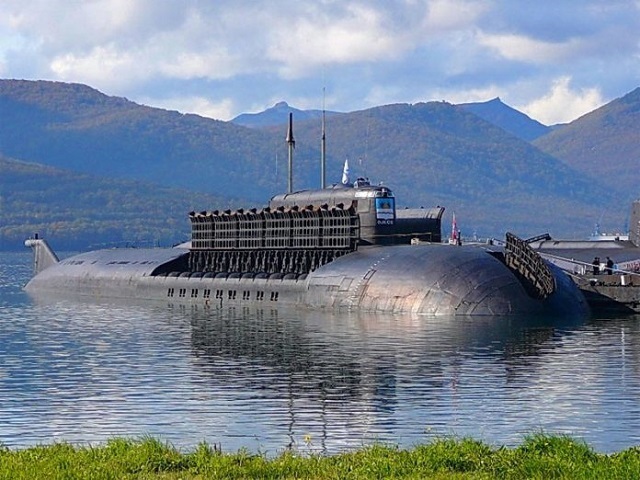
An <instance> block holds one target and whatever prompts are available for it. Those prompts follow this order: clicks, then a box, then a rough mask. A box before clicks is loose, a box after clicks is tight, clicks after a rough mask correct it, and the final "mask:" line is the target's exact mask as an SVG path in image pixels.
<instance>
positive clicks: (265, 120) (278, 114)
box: [231, 102, 338, 128]
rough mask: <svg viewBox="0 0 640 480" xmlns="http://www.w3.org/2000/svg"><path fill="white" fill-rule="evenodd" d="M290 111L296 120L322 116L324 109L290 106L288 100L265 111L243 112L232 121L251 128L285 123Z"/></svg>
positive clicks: (329, 114) (331, 113) (328, 114)
mask: <svg viewBox="0 0 640 480" xmlns="http://www.w3.org/2000/svg"><path fill="white" fill-rule="evenodd" d="M289 113H293V116H294V117H295V119H296V122H299V121H304V120H312V119H314V118H321V117H322V110H299V109H297V108H294V107H292V106H290V105H289V104H288V103H287V102H278V103H276V104H275V105H274V106H273V107H271V108H267V109H266V110H265V111H263V112H258V113H242V114H240V115H238V116H237V117H235V118H234V119H233V120H231V122H232V123H235V124H236V125H242V126H243V127H249V128H263V127H273V126H276V125H285V124H286V123H287V121H288V119H289ZM325 114H326V115H327V116H331V115H336V114H338V112H330V111H327V112H325Z"/></svg>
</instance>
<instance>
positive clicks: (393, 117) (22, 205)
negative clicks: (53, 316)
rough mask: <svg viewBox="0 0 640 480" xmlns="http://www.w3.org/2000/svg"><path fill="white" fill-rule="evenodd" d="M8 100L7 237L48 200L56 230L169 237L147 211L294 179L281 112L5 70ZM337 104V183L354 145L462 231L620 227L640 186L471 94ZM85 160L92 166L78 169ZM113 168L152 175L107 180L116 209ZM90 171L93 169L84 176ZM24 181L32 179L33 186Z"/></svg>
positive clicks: (305, 125) (2, 145)
mask: <svg viewBox="0 0 640 480" xmlns="http://www.w3.org/2000/svg"><path fill="white" fill-rule="evenodd" d="M0 111H1V112H2V117H3V119H2V120H3V121H2V127H1V128H0V154H2V155H4V156H5V163H3V164H2V165H1V168H2V174H3V175H2V176H0V178H2V180H0V181H1V182H2V188H3V189H2V191H1V192H0V194H1V195H2V202H3V210H2V215H4V216H7V215H9V213H7V209H8V208H11V213H10V215H11V219H10V222H11V225H14V226H13V227H11V229H10V230H8V229H9V223H4V222H3V224H2V225H4V227H2V228H4V230H3V231H4V232H5V233H3V235H4V238H5V242H7V241H10V242H14V241H15V238H16V237H15V235H14V233H10V234H9V233H7V232H8V231H9V232H16V231H17V230H16V228H18V226H20V227H21V228H23V229H24V230H29V231H31V230H33V228H31V226H32V225H34V224H36V223H37V221H39V222H41V223H40V224H41V225H42V224H43V223H42V222H44V223H46V221H44V220H42V218H43V217H45V218H46V217H48V218H52V217H50V216H48V215H43V214H42V213H37V212H42V211H43V209H45V210H46V211H47V212H49V211H56V212H58V213H56V214H55V215H56V218H57V219H58V220H56V221H60V222H69V225H74V227H73V228H71V229H68V228H67V227H64V228H57V229H55V228H54V227H53V225H54V224H56V223H55V222H50V223H48V224H47V225H48V227H47V228H54V230H53V231H54V232H61V231H62V230H64V231H69V232H73V233H69V234H65V235H66V236H65V238H78V239H79V240H78V241H80V239H85V238H86V239H89V238H91V239H95V240H96V241H97V239H98V238H99V237H100V234H105V235H106V238H107V239H109V240H112V239H114V238H115V237H116V236H117V234H116V232H118V231H122V232H123V233H122V239H123V240H124V239H125V238H124V237H127V236H131V233H132V232H135V235H133V236H134V237H136V238H142V237H144V238H148V237H157V238H167V237H165V236H164V235H161V234H160V231H158V233H157V234H153V235H144V234H143V233H144V232H145V231H146V230H147V229H148V228H149V223H148V222H147V221H146V220H143V217H142V216H141V215H138V213H139V212H140V211H152V212H154V215H159V217H160V218H159V219H158V220H157V221H158V222H159V225H160V224H162V225H163V227H162V228H165V230H163V231H164V232H168V231H169V230H171V229H172V228H174V227H173V224H172V223H171V222H182V221H184V218H185V217H184V213H185V211H187V210H189V209H191V208H196V209H198V208H199V207H198V206H197V204H202V203H204V201H205V200H206V201H216V202H218V203H220V201H222V202H223V203H225V202H226V203H227V204H229V203H232V201H233V199H238V198H246V199H247V200H246V202H250V205H251V206H262V205H264V204H266V202H267V201H268V199H269V198H270V197H271V196H272V195H274V194H276V193H280V192H282V191H284V190H285V188H286V178H287V172H286V163H287V162H286V159H287V146H286V144H285V142H284V138H285V133H286V131H285V129H284V128H282V125H280V126H277V127H264V128H261V129H256V128H247V127H242V126H239V125H235V124H233V123H232V122H221V121H216V120H211V119H208V118H203V117H199V116H197V115H183V114H181V113H179V112H174V111H166V110H161V109H156V108H151V107H147V106H142V105H137V104H135V103H133V102H130V101H129V100H127V99H124V98H118V97H109V96H106V95H104V94H102V93H100V92H98V91H97V90H95V89H92V88H90V87H88V86H85V85H77V84H67V83H58V82H45V81H37V82H33V81H21V80H0ZM332 113H333V114H332V115H331V116H330V117H328V119H327V125H326V132H327V153H328V157H327V172H328V173H327V182H328V183H332V182H337V181H340V178H341V174H342V166H343V163H344V160H345V159H349V161H350V165H351V171H352V177H353V178H355V177H356V176H363V177H368V178H370V180H371V181H372V182H373V183H378V182H384V183H385V184H387V185H388V186H390V187H391V188H392V189H393V190H394V191H395V193H396V196H397V197H398V204H399V205H400V206H420V205H423V206H431V205H443V206H445V207H446V208H447V213H446V214H445V224H446V223H447V218H450V215H451V214H452V213H453V212H455V213H456V217H457V219H458V224H459V226H460V228H461V229H462V232H463V235H467V236H470V235H472V234H473V233H477V234H478V235H479V236H481V237H486V236H502V235H504V232H505V231H507V230H511V231H513V232H515V233H516V234H519V235H521V236H523V237H526V236H529V235H535V234H538V233H542V232H546V231H549V232H550V233H551V234H552V235H553V236H555V237H571V238H583V237H585V236H586V235H588V234H589V233H590V231H591V229H592V228H593V225H594V224H595V222H597V221H598V220H599V219H600V218H601V217H602V213H603V212H608V213H609V212H610V214H609V215H608V216H607V221H608V222H609V223H610V224H611V225H610V226H611V228H612V229H618V230H619V229H620V228H621V227H622V225H623V224H624V222H625V221H626V219H627V217H628V211H629V205H630V201H631V200H632V199H633V198H635V194H636V192H635V191H633V192H631V191H630V190H629V189H627V190H625V189H618V188H616V187H605V186H604V185H602V184H601V183H600V182H599V181H598V180H597V179H596V178H594V177H590V176H589V175H587V174H585V173H584V172H583V171H582V170H581V169H580V168H578V167H579V165H574V166H570V165H568V164H566V163H564V162H562V161H560V160H558V159H557V158H556V157H553V156H551V155H549V154H547V153H543V152H542V151H540V150H539V149H537V148H536V147H535V146H533V145H531V144H530V143H528V142H526V141H524V140H522V139H520V138H518V137H517V136H515V135H513V134H510V133H508V132H506V131H505V130H504V129H503V128H499V127H498V126H496V125H494V124H493V123H491V122H488V121H487V120H485V119H482V118H480V117H479V116H477V115H475V114H473V113H471V112H470V111H468V109H465V108H464V107H463V106H455V105H451V104H448V103H445V102H429V103H418V104H414V105H409V104H398V105H386V106H381V107H376V108H371V109H368V110H363V111H358V112H351V113H335V112H332ZM294 123H295V125H294V135H295V139H296V149H295V164H294V187H295V188H296V189H302V188H316V187H317V186H318V185H319V183H320V165H319V159H320V138H321V123H320V120H319V118H317V117H316V116H313V117H312V118H311V119H309V120H306V121H301V122H298V121H297V120H295V119H294ZM563 128H564V127H563ZM560 131H562V129H560V130H559V131H558V132H560ZM555 133H556V132H553V133H552V134H555ZM552 134H549V135H546V136H545V137H542V138H541V139H539V141H542V140H544V138H547V137H548V136H550V135H552ZM8 158H11V159H18V160H20V161H22V162H30V163H39V164H42V165H47V166H50V167H55V168H56V169H62V170H64V172H65V173H64V174H62V173H60V174H56V175H53V174H52V173H51V172H49V171H46V170H45V169H44V167H42V166H40V167H38V168H34V169H33V170H31V171H29V172H27V167H26V166H25V165H26V164H25V163H21V164H20V165H22V168H23V171H24V172H25V173H23V174H22V176H21V177H20V178H18V174H17V173H16V172H15V170H12V171H11V172H13V173H11V175H12V176H11V177H10V176H8V175H6V174H5V173H6V172H5V170H7V171H8V168H9V167H8V166H7V165H9V164H8V163H7V160H6V159H8ZM13 168H14V169H15V168H17V167H15V165H14V167H13ZM73 172H75V173H73ZM76 174H85V175H89V176H91V180H90V181H89V180H87V179H86V178H85V177H82V178H83V179H82V180H77V179H75V180H74V179H73V178H72V177H73V176H74V175H76ZM107 178H110V179H111V180H108V179H107ZM116 179H119V180H118V181H120V180H127V181H135V182H142V183H140V185H138V184H135V185H136V186H133V184H129V187H124V186H122V185H124V184H122V183H119V184H118V185H119V186H118V187H117V188H116V190H118V189H119V188H120V186H122V188H125V190H126V188H130V189H131V190H130V191H135V194H131V195H130V196H127V194H126V193H124V191H123V195H124V196H123V197H122V198H125V199H126V201H114V200H113V199H112V198H113V197H109V195H108V194H107V193H103V197H101V199H100V200H99V201H97V200H96V201H97V202H98V203H99V204H100V208H101V209H103V210H107V211H102V212H99V213H98V211H97V210H96V208H95V204H94V203H92V199H93V198H94V196H95V195H94V192H106V191H107V190H109V189H111V188H114V183H113V182H116V181H117V180H116ZM88 181H89V183H91V182H94V183H92V187H90V188H85V186H84V184H85V183H86V182H88ZM16 182H19V183H24V184H25V185H27V186H28V185H30V183H29V182H31V184H32V185H34V187H28V188H26V189H22V188H21V186H20V185H18V184H17V183H16ZM35 185H38V186H35ZM142 185H144V186H142ZM153 185H155V186H153ZM171 189H177V190H175V191H174V190H171ZM187 191H189V192H193V193H192V194H188V193H187ZM160 192H161V193H160ZM178 192H180V193H178ZM198 195H204V196H201V197H198ZM113 196H114V197H115V196H117V195H116V194H113ZM16 198H20V201H19V202H18V203H16ZM196 198H202V199H203V202H195V201H194V200H195V199H196ZM134 200H135V202H137V203H135V202H134ZM68 202H71V203H73V204H74V208H75V210H73V211H72V210H70V209H69V208H68V205H67V203H68ZM129 202H132V203H129ZM246 202H245V203H243V204H242V205H234V206H248V205H247V203H246ZM194 203H195V204H196V205H194ZM151 205H154V206H155V208H151V209H150V208H149V206H151ZM172 205H173V206H172ZM192 205H193V206H192ZM183 207H186V208H183ZM202 209H204V208H202ZM134 212H137V213H134ZM38 215H40V216H38ZM96 215H102V216H103V217H101V218H103V219H104V221H107V220H106V217H105V216H112V217H113V218H112V219H111V220H109V221H110V222H112V223H111V225H112V226H113V229H111V230H109V229H108V230H102V231H99V230H96V228H95V227H94V226H91V224H90V222H91V221H92V219H93V218H94V216H96ZM6 222H8V220H7V221H6ZM127 222H128V223H127ZM134 224H136V225H137V226H136V227H134ZM56 225H57V224H56ZM158 228H160V227H158ZM602 228H603V229H607V228H609V225H608V224H606V223H603V224H602ZM20 233H22V232H20ZM58 234H59V233H55V235H58ZM76 234H77V237H74V235H76ZM7 239H11V240H7ZM154 239H155V238H154ZM92 241H94V240H92Z"/></svg>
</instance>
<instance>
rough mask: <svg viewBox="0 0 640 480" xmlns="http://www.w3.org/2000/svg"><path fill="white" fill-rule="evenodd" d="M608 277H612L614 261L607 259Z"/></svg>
mask: <svg viewBox="0 0 640 480" xmlns="http://www.w3.org/2000/svg"><path fill="white" fill-rule="evenodd" d="M605 271H606V272H607V275H611V274H612V273H613V260H611V259H610V258H609V257H607V269H606V270H605Z"/></svg>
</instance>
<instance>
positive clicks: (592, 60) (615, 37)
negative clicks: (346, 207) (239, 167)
mask: <svg viewBox="0 0 640 480" xmlns="http://www.w3.org/2000/svg"><path fill="white" fill-rule="evenodd" d="M1 3H2V14H0V75H2V76H3V77H10V78H31V79H53V80H63V81H69V82H82V83H87V84H89V85H91V86H93V87H95V88H98V89H100V90H102V91H104V92H105V93H107V94H115V95H121V96H125V97H127V98H132V99H136V98H139V96H138V97H136V93H137V92H145V94H146V95H147V97H148V98H164V99H168V98H172V97H173V95H175V92H189V94H193V95H195V96H198V97H202V98H204V97H208V96H209V95H211V98H210V100H209V101H210V102H211V104H212V105H216V104H217V105H219V107H218V110H217V111H220V112H224V110H225V108H226V107H224V105H225V103H224V101H223V100H221V98H229V99H231V98H232V99H233V102H232V104H229V105H233V107H234V108H235V109H238V110H237V111H236V112H233V114H236V113H241V112H242V111H247V110H248V109H250V108H251V107H253V106H255V105H265V104H267V102H268V101H269V100H270V99H274V98H278V99H285V100H287V101H290V102H292V99H294V98H298V99H304V98H311V96H313V95H314V93H317V92H318V91H319V89H318V84H319V82H320V81H321V78H322V81H324V75H325V74H326V75H327V78H328V85H327V87H328V88H327V93H328V94H330V95H331V96H332V101H334V102H336V103H334V104H329V103H327V105H328V106H329V105H331V107H332V108H335V109H336V110H341V111H349V110H358V109H362V108H366V107H369V106H372V105H376V104H382V103H394V102H414V101H428V100H442V99H444V100H447V101H449V102H451V103H461V102H468V101H484V100H488V99H490V98H493V97H495V96H500V97H501V98H503V99H504V100H505V102H512V103H510V104H511V105H525V106H527V107H530V109H533V110H535V115H538V112H540V113H541V114H544V115H545V116H544V118H545V119H548V118H556V117H558V116H559V115H560V114H559V113H558V114H555V117H554V115H551V112H552V107H553V102H555V101H561V102H564V105H565V107H567V106H568V107H570V108H566V110H565V108H564V107H563V108H561V110H563V111H565V112H566V116H568V115H571V114H572V113H571V112H579V113H578V114H580V113H583V111H584V108H588V107H589V106H590V105H595V106H599V104H597V102H598V101H599V99H602V98H604V99H608V98H615V97H618V96H620V95H623V94H624V93H626V91H630V90H631V89H632V88H635V87H636V86H637V78H639V77H638V75H639V74H640V67H638V62H637V58H638V56H640V45H639V44H638V42H637V35H636V33H635V32H637V31H639V30H640V15H638V8H639V7H638V2H637V0H636V1H635V3H632V2H623V1H620V2H617V1H616V2H609V3H606V4H605V3H603V2H602V1H600V0H583V1H582V2H578V1H577V0H574V2H573V3H571V2H566V3H563V2H557V0H554V1H551V0H539V2H537V3H535V5H534V4H530V5H529V4H527V5H524V4H522V5H521V4H519V3H521V2H510V1H509V0H277V1H276V2H273V1H270V0H215V1H202V0H162V1H157V0H29V1H28V2H24V0H1ZM634 60H636V61H635V62H634ZM564 76H570V77H571V82H570V84H571V85H570V86H569V83H568V82H565V83H562V82H560V84H559V85H558V86H556V87H554V88H555V89H552V90H550V91H549V92H548V93H544V94H543V93H541V92H543V91H546V90H549V88H550V87H549V86H550V85H552V84H553V82H554V79H560V78H562V77H564ZM540 85H544V87H540ZM563 85H564V87H563ZM596 86H597V87H598V88H597V89H595V87H596ZM563 88H564V90H563ZM554 92H555V93H554ZM216 95H217V97H216ZM547 97H551V98H552V99H553V100H545V99H547ZM534 98H535V99H536V100H532V99H534ZM176 101H177V99H176ZM545 101H546V106H545V107H544V108H543V106H544V105H545ZM316 103H319V102H316ZM192 104H193V105H194V107H193V108H199V109H200V110H198V112H202V111H203V110H202V109H203V108H205V107H202V106H200V107H197V105H196V104H197V102H195V103H192ZM164 105H166V104H164ZM185 105H186V104H182V103H181V104H176V107H175V108H178V107H179V108H180V109H184V108H186V107H185ZM300 106H301V107H303V106H302V105H300ZM229 108H231V107H229ZM303 108H304V107H303ZM533 110H532V111H533ZM207 111H209V110H207ZM213 111H216V110H213ZM545 112H548V115H547V113H545ZM233 114H232V115H233ZM217 115H220V117H221V118H225V114H224V113H222V114H217ZM533 115H534V114H532V116H533ZM566 116H565V117H566ZM539 119H542V117H540V118H539ZM554 121H555V120H554Z"/></svg>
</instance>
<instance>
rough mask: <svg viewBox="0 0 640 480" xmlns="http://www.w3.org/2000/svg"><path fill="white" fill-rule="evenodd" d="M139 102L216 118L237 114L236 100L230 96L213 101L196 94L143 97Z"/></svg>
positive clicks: (231, 116)
mask: <svg viewBox="0 0 640 480" xmlns="http://www.w3.org/2000/svg"><path fill="white" fill-rule="evenodd" d="M137 103H142V104H145V105H149V106H152V107H155V108H164V109H166V110H177V111H178V112H182V113H195V114H196V115H200V116H202V117H208V118H213V119H216V120H231V119H232V118H234V117H235V116H236V115H237V113H236V111H235V108H234V102H233V100H232V99H230V98H224V99H222V100H219V101H216V102H213V101H211V99H209V98H206V97H202V96H196V95H194V96H183V97H170V98H163V99H158V98H142V99H140V100H138V101H137Z"/></svg>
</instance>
